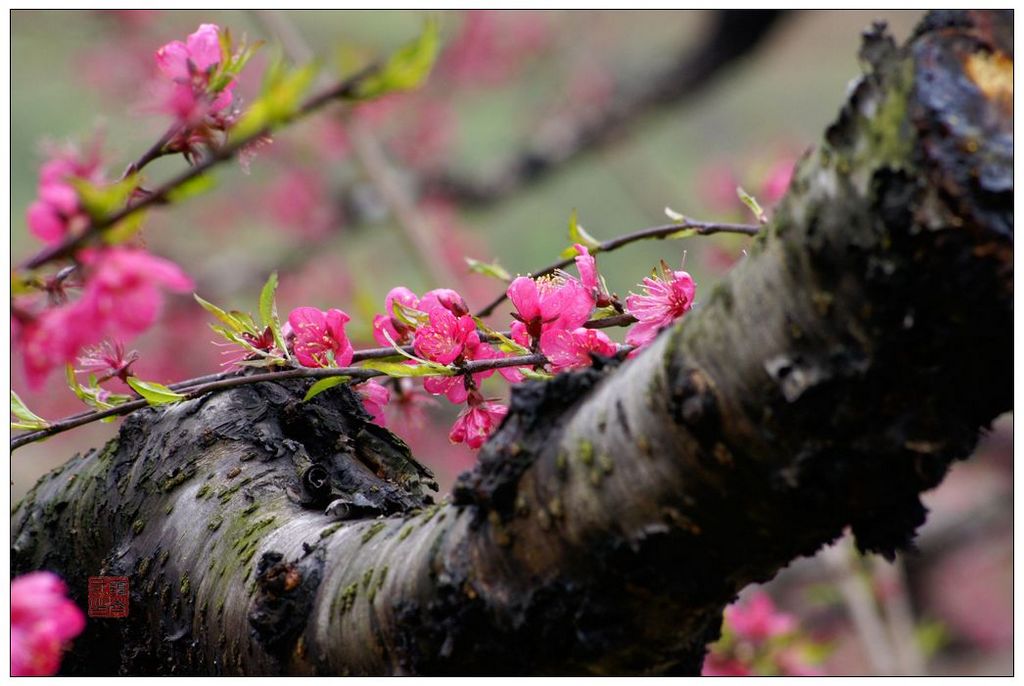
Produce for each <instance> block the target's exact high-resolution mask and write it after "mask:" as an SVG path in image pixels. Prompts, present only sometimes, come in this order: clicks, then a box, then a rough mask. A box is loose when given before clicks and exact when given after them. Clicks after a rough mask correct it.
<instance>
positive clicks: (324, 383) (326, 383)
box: [302, 376, 352, 402]
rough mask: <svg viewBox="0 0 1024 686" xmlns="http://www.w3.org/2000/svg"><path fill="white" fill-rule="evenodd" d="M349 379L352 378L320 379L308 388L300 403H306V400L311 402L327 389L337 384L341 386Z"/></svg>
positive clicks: (331, 377) (334, 377) (332, 377)
mask: <svg viewBox="0 0 1024 686" xmlns="http://www.w3.org/2000/svg"><path fill="white" fill-rule="evenodd" d="M351 378H352V377H350V376H329V377H327V378H326V379H320V380H319V381H317V382H316V383H315V384H313V385H312V386H310V387H309V390H308V391H306V395H305V396H304V397H303V398H302V401H303V402H306V401H307V400H311V399H313V398H314V397H316V396H318V395H320V394H321V393H323V392H324V391H326V390H327V389H328V388H334V387H335V386H337V385H338V384H343V383H345V382H346V381H348V380H349V379H351Z"/></svg>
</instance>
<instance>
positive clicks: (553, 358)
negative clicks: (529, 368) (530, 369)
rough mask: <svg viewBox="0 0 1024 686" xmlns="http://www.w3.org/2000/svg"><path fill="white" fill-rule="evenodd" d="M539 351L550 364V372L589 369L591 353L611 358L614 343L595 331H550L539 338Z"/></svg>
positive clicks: (613, 352)
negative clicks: (578, 368)
mask: <svg viewBox="0 0 1024 686" xmlns="http://www.w3.org/2000/svg"><path fill="white" fill-rule="evenodd" d="M540 351H541V352H542V353H544V355H546V356H547V358H548V360H549V361H550V362H551V370H552V371H554V372H560V371H562V370H565V369H574V368H577V367H589V366H590V365H591V363H592V358H591V357H590V355H591V353H594V354H597V355H604V356H605V357H611V356H612V355H614V354H615V352H616V346H615V343H613V342H612V340H611V339H610V338H608V336H606V335H605V334H604V332H602V331H598V330H597V329H585V328H583V327H580V328H578V329H574V330H572V331H568V330H566V329H550V330H548V331H545V332H544V333H542V334H541V336H540Z"/></svg>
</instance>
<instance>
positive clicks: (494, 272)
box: [465, 257, 512, 282]
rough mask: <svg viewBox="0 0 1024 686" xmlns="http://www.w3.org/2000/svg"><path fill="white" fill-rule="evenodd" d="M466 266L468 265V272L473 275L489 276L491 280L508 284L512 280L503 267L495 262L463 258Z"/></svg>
mask: <svg viewBox="0 0 1024 686" xmlns="http://www.w3.org/2000/svg"><path fill="white" fill-rule="evenodd" d="M465 260H466V264H468V265H469V271H471V272H473V273H474V274H483V275H484V276H489V277H491V278H492V279H498V280H499V281H505V282H509V281H511V280H512V275H511V274H509V273H508V272H507V271H506V270H505V268H504V267H502V266H501V265H500V264H498V263H497V262H491V263H490V264H488V263H487V262H481V261H480V260H474V259H473V258H472V257H467V258H465Z"/></svg>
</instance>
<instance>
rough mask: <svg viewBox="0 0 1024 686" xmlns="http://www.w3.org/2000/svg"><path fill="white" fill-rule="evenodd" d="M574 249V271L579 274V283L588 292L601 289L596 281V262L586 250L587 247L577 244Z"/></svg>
mask: <svg viewBox="0 0 1024 686" xmlns="http://www.w3.org/2000/svg"><path fill="white" fill-rule="evenodd" d="M573 247H574V248H576V257H575V259H574V261H575V262H576V269H577V270H578V271H579V273H580V283H582V284H583V287H584V288H586V289H587V290H589V291H598V290H600V288H601V285H600V283H598V280H597V260H595V259H594V256H593V255H591V254H590V251H589V250H587V246H585V245H582V244H580V243H577V244H576V245H574V246H573Z"/></svg>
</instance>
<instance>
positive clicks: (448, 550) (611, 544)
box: [12, 12, 1013, 674]
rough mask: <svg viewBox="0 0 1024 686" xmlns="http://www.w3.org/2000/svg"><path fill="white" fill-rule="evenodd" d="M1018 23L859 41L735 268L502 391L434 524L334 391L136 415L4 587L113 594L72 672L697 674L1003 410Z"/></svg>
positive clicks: (406, 468)
mask: <svg viewBox="0 0 1024 686" xmlns="http://www.w3.org/2000/svg"><path fill="white" fill-rule="evenodd" d="M1011 24H1012V17H1011V16H1009V14H1008V13H1004V14H1000V13H973V12H968V13H950V12H940V13H935V14H932V15H930V16H929V17H928V18H927V19H926V20H925V21H924V22H923V23H922V25H921V26H920V27H919V29H918V30H917V32H916V34H915V35H914V36H913V37H912V38H911V40H910V41H909V42H908V44H907V45H906V46H905V47H903V48H897V47H896V46H895V44H894V43H893V42H892V40H891V39H890V38H888V37H887V36H886V35H885V34H884V32H883V31H882V30H881V28H878V27H876V28H875V29H874V30H872V31H870V32H868V33H867V34H866V35H865V41H864V47H863V51H862V57H863V61H864V67H865V74H864V76H863V77H862V78H861V79H860V80H859V81H858V82H857V83H856V84H855V85H854V86H853V87H852V89H851V93H850V96H849V100H848V102H847V104H846V106H845V107H844V108H843V110H842V113H841V114H840V116H839V118H838V120H837V121H836V122H835V123H834V124H833V125H832V126H831V127H830V128H829V129H828V131H827V133H826V135H825V137H824V141H823V142H822V144H821V146H820V147H819V148H818V150H817V151H816V152H814V153H813V154H810V155H808V156H807V158H806V159H804V160H803V161H802V162H801V164H800V165H799V169H798V172H797V174H796V177H795V180H794V182H793V184H792V187H791V189H790V192H789V194H788V196H787V197H786V199H785V200H784V201H783V203H782V205H781V207H780V208H779V209H778V211H777V214H776V217H775V219H774V221H773V222H772V225H771V227H770V230H769V231H767V235H765V236H763V237H762V238H760V239H759V240H758V241H757V244H756V246H755V247H754V248H753V249H752V250H751V251H750V254H749V256H748V257H747V258H746V259H745V260H744V261H743V263H742V264H740V265H739V266H738V267H737V268H736V269H734V270H733V272H732V273H731V274H730V276H729V277H728V278H727V279H726V280H725V282H724V283H723V284H722V285H721V286H719V287H717V288H716V289H714V290H713V291H712V292H711V293H709V294H708V295H707V296H705V297H704V298H703V302H702V303H701V306H700V308H699V310H696V311H694V312H693V313H691V314H690V315H689V316H688V317H687V319H685V320H684V321H683V322H682V323H681V325H678V326H675V327H673V328H671V329H670V330H669V331H667V332H665V333H663V334H662V335H661V336H660V337H659V338H658V339H657V340H656V341H655V342H654V344H652V345H651V347H650V349H649V350H646V351H645V352H644V353H643V354H641V355H639V356H638V357H637V358H636V359H634V360H631V361H628V362H625V363H623V364H621V365H615V364H606V365H605V366H603V367H602V368H600V369H591V370H587V371H582V372H577V373H571V374H563V375H560V376H559V377H557V378H556V379H555V380H553V381H551V382H548V383H546V384H545V383H527V384H523V385H522V386H521V387H519V388H517V389H516V390H515V392H514V393H513V398H512V409H511V411H510V413H509V416H508V417H507V419H506V421H505V423H504V424H503V426H502V427H501V429H500V430H499V432H498V433H497V434H496V436H494V437H493V438H492V440H491V441H490V442H489V443H488V444H487V445H486V446H485V447H484V449H483V450H482V451H481V456H480V464H479V466H478V467H477V468H476V469H474V470H473V471H472V472H469V473H467V474H466V475H463V477H462V478H461V479H460V481H459V483H458V485H457V486H456V489H455V491H454V493H453V495H452V497H451V498H450V499H448V500H446V501H444V502H442V503H441V504H438V505H433V504H431V499H430V497H429V496H428V495H427V490H429V488H430V487H431V485H432V482H431V478H430V475H429V472H428V471H427V470H425V469H424V468H422V467H421V466H420V465H418V464H417V463H416V462H415V461H414V460H413V459H412V457H411V456H410V455H409V451H408V449H407V448H406V447H405V446H404V444H402V442H401V441H400V440H398V439H397V438H395V437H394V436H392V435H390V434H389V433H388V432H386V431H383V430H381V429H379V428H377V427H374V426H373V425H371V424H369V423H368V422H367V420H368V418H367V417H366V415H365V414H364V413H363V411H362V409H361V406H360V405H359V403H358V402H357V401H356V400H355V399H354V396H353V395H352V394H351V393H350V392H349V391H348V390H347V389H346V388H344V387H337V388H336V389H334V390H332V391H330V392H328V393H324V394H322V395H321V396H319V397H317V398H316V399H315V400H313V401H312V402H309V403H302V402H301V398H302V393H303V390H304V385H303V384H301V383H291V384H281V385H270V384H261V385H255V386H250V387H244V388H238V389H235V390H232V391H229V392H224V393H220V394H215V395H211V396H208V397H204V398H202V399H199V400H195V401H191V402H187V403H184V404H182V405H180V406H175V407H169V408H166V409H150V410H145V411H141V412H138V413H136V414H134V415H132V416H130V417H129V418H128V419H127V420H126V421H125V423H124V426H123V427H122V430H121V432H120V435H119V437H118V438H117V439H116V440H114V441H112V442H111V443H110V444H108V445H107V446H106V447H105V448H103V449H101V450H94V451H90V452H88V453H87V454H85V455H84V456H79V457H75V458H74V459H72V460H71V461H70V462H69V463H68V464H67V465H66V466H64V467H62V468H60V469H58V470H56V471H55V472H53V473H51V474H50V475H48V476H47V477H44V478H43V479H42V480H41V481H40V482H39V484H38V485H37V486H36V487H35V488H34V490H33V491H32V492H31V493H30V494H29V496H28V497H26V499H25V500H24V501H23V502H22V503H20V504H19V505H18V507H17V508H16V509H15V511H14V514H13V520H12V521H13V540H12V547H13V555H12V567H13V571H14V572H15V573H23V572H25V571H28V570H32V569H39V568H47V569H52V570H54V571H56V572H58V573H60V574H61V575H62V576H63V577H64V578H66V579H67V580H68V582H69V585H70V586H71V588H72V593H73V595H74V597H75V599H76V600H77V601H78V602H80V603H81V604H83V605H84V602H85V597H84V596H85V587H86V577H87V576H89V575H95V574H108V575H127V576H129V577H130V578H131V583H132V597H131V603H132V605H131V613H130V616H129V618H128V619H126V620H113V619H108V620H91V621H90V623H89V626H88V628H87V630H86V632H85V634H84V635H83V636H82V637H81V638H80V639H79V640H77V641H76V642H75V646H74V650H73V652H72V653H71V654H70V655H69V656H68V658H67V660H66V662H65V669H66V671H67V672H69V673H93V674H97V673H115V672H118V671H120V672H122V673H203V674H231V673H248V674H277V673H294V674H313V673H316V674H337V673H341V674H348V673H370V674H381V673H463V674H465V673H503V674H508V673H602V674H612V673H614V674H621V673H637V672H640V673H688V674H693V673H696V672H698V671H699V668H700V665H701V661H702V659H703V655H704V651H705V645H706V644H707V643H708V642H709V641H711V640H713V639H714V638H715V637H716V636H717V634H718V631H719V625H720V622H721V613H722V609H723V607H724V606H725V605H726V604H727V603H728V602H729V601H730V600H731V599H733V598H734V597H735V595H736V593H737V592H738V591H739V590H740V589H741V588H743V587H744V586H745V585H747V584H749V583H751V582H758V581H765V580H767V579H769V578H771V577H772V575H773V574H774V573H775V572H776V571H777V570H778V569H779V568H780V567H782V566H784V565H786V564H787V563H788V562H789V561H790V560H792V559H793V558H795V557H797V556H800V555H811V554H813V553H814V552H815V551H816V550H817V549H818V548H819V547H820V546H821V545H822V544H824V543H826V542H829V541H832V540H834V539H835V538H837V537H838V536H839V535H840V534H841V532H842V531H843V529H844V527H847V526H849V527H851V528H852V530H853V532H854V534H855V535H856V538H857V541H858V544H859V545H860V546H861V548H863V549H865V550H871V551H877V552H880V553H883V554H891V553H892V552H893V551H894V550H896V549H898V548H901V547H904V546H906V545H907V544H908V543H909V542H910V540H911V537H912V535H913V533H914V530H915V528H916V527H917V526H919V525H920V524H921V523H922V522H923V521H924V518H925V510H924V508H923V506H922V505H921V503H920V500H919V498H918V494H919V493H920V492H921V491H922V490H925V489H928V488H931V487H934V486H935V485H937V484H938V483H939V482H940V481H941V479H942V477H943V475H944V474H945V472H946V470H947V468H948V466H949V465H950V463H951V462H952V461H954V460H956V459H960V458H963V457H965V456H966V455H968V454H969V453H970V451H971V449H972V447H973V446H974V444H975V442H976V440H977V438H978V435H979V431H980V430H982V429H983V428H984V427H985V426H986V425H987V424H988V423H989V422H990V421H991V420H992V419H993V418H995V417H996V416H997V415H998V414H999V413H1001V412H1004V411H1006V410H1009V409H1010V408H1011V405H1012V400H1011V381H1010V374H1009V370H1010V368H1011V363H1012V352H1011V346H1012V334H1011V320H1012V279H1013V272H1012V257H1013V236H1012V231H1013V215H1012V194H1013V177H1012V167H1011V159H1012V151H1013V138H1012V103H1011V99H1012V98H1011V95H1012V85H1011V84H1012V78H1011V74H1012V28H1011ZM336 500H342V501H345V502H347V503H348V505H347V506H343V507H338V508H336V509H335V510H334V511H333V514H331V515H327V514H325V513H324V507H325V505H326V504H327V503H329V502H332V501H336ZM378 515H380V516H378Z"/></svg>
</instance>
